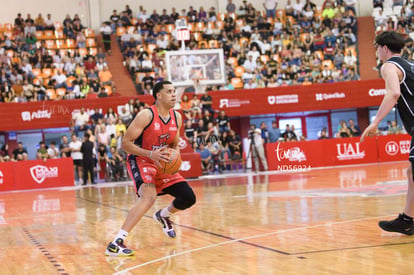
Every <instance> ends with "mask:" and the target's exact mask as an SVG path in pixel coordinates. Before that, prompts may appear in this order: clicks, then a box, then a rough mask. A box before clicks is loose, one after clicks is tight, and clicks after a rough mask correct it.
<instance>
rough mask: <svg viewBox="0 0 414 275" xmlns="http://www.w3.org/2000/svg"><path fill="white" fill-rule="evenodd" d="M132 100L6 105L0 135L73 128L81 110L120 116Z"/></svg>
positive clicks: (143, 98)
mask: <svg viewBox="0 0 414 275" xmlns="http://www.w3.org/2000/svg"><path fill="white" fill-rule="evenodd" d="M129 99H130V98H127V97H109V98H99V99H74V100H57V101H42V102H27V103H7V104H2V105H1V109H0V114H1V116H0V131H16V130H26V129H44V128H59V127H69V126H70V125H71V120H72V114H74V113H77V112H79V110H80V108H81V107H84V108H85V110H86V112H88V113H93V111H94V110H95V108H98V109H99V110H101V112H102V113H103V114H106V112H107V110H108V108H110V107H111V108H113V109H114V110H115V112H117V110H118V109H119V108H122V107H123V106H125V104H127V103H128V100H129ZM140 100H141V101H142V102H146V103H148V104H152V103H153V102H154V98H153V97H152V96H150V95H145V96H141V97H140Z"/></svg>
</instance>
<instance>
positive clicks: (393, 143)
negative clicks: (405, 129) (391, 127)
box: [378, 135, 411, 162]
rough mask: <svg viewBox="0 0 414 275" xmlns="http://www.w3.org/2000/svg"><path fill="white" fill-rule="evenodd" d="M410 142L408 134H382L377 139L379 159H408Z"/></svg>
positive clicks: (382, 160) (384, 160) (381, 160)
mask: <svg viewBox="0 0 414 275" xmlns="http://www.w3.org/2000/svg"><path fill="white" fill-rule="evenodd" d="M410 144H411V136H410V135H388V136H382V137H381V138H379V139H378V156H379V161H380V162H386V161H396V160H408V155H409V154H410Z"/></svg>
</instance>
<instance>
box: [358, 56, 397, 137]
mask: <svg viewBox="0 0 414 275" xmlns="http://www.w3.org/2000/svg"><path fill="white" fill-rule="evenodd" d="M399 72H400V71H399V69H398V68H397V67H396V66H395V65H394V64H392V63H384V65H382V67H381V75H382V78H383V79H384V80H385V90H386V93H385V96H384V98H383V100H382V102H381V105H380V107H379V109H378V112H377V114H376V116H375V119H374V120H373V121H372V123H371V124H370V125H369V126H368V127H367V128H366V129H365V131H364V132H363V133H362V135H361V142H362V141H363V140H364V138H365V136H367V135H368V134H370V133H371V134H375V133H376V132H377V128H378V124H379V123H380V122H381V121H382V120H383V119H384V118H385V116H386V115H387V114H388V113H389V112H390V111H391V110H392V108H394V106H395V104H396V103H397V100H398V98H399V97H400V95H401V90H400V77H399V75H398V73H399Z"/></svg>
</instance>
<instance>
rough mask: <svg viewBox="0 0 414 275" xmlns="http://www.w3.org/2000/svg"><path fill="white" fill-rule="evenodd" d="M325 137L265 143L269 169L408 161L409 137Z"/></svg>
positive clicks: (299, 169)
mask: <svg viewBox="0 0 414 275" xmlns="http://www.w3.org/2000/svg"><path fill="white" fill-rule="evenodd" d="M359 139H360V138H359V137H352V138H334V139H324V140H311V141H302V142H300V141H296V142H277V143H268V144H266V156H267V162H268V165H269V170H277V171H307V170H310V169H311V168H312V167H328V166H336V165H351V164H363V163H375V162H387V161H401V160H408V154H409V151H410V142H411V137H410V136H409V135H389V136H375V137H367V138H366V139H365V140H364V142H362V143H360V142H359Z"/></svg>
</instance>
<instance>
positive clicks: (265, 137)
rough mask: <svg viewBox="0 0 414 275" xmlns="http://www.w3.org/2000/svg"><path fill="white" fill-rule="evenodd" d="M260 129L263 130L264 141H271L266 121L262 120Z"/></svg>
mask: <svg viewBox="0 0 414 275" xmlns="http://www.w3.org/2000/svg"><path fill="white" fill-rule="evenodd" d="M260 131H261V136H262V139H263V142H264V143H268V142H269V131H268V129H267V125H266V123H265V122H264V121H263V122H260Z"/></svg>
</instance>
